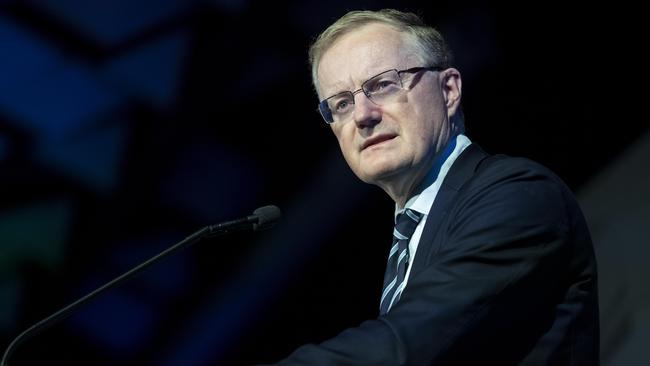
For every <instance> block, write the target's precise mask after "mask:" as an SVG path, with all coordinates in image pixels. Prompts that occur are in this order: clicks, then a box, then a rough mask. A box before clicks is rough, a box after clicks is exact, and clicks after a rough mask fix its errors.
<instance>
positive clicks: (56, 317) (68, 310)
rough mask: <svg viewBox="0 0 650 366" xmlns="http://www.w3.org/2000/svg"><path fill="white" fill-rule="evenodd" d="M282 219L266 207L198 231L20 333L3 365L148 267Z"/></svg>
mask: <svg viewBox="0 0 650 366" xmlns="http://www.w3.org/2000/svg"><path fill="white" fill-rule="evenodd" d="M279 218H280V210H279V209H278V208H277V207H275V206H264V207H260V208H258V209H257V210H255V211H254V213H253V215H250V216H247V217H244V218H241V219H237V220H232V221H226V222H223V223H220V224H217V225H210V226H206V227H204V228H202V229H200V230H198V231H197V232H195V233H194V234H192V235H190V236H188V237H187V238H185V239H183V240H181V241H180V242H178V243H176V244H174V245H172V246H171V247H169V248H167V249H165V250H164V251H162V252H160V253H158V254H157V255H155V256H153V257H151V258H149V259H148V260H146V261H144V262H142V263H140V264H139V265H137V266H135V267H133V268H132V269H130V270H129V271H127V272H125V273H123V274H122V275H120V276H118V277H116V278H114V279H112V280H111V281H109V282H107V283H106V284H104V285H102V286H101V287H99V288H97V289H95V290H94V291H92V292H90V293H88V294H87V295H85V296H83V297H81V298H80V299H78V300H76V301H75V302H73V303H71V304H70V305H68V306H66V307H64V308H63V309H61V310H59V311H57V312H55V313H54V314H52V315H50V316H48V317H47V318H45V319H43V320H41V321H39V322H38V323H36V324H34V325H32V326H31V327H29V328H27V329H26V330H25V331H23V332H22V333H20V334H19V335H18V336H17V337H16V338H14V340H13V341H12V342H11V343H10V344H9V346H8V347H7V349H6V350H5V353H4V355H3V356H2V361H1V362H0V366H8V364H7V360H9V357H10V356H11V353H12V352H13V350H14V349H15V348H16V347H18V345H20V344H21V343H23V342H24V341H26V340H27V339H29V338H30V337H33V336H34V335H36V334H38V333H39V332H41V331H43V330H45V329H47V328H49V327H50V326H52V325H53V324H54V323H56V322H58V321H61V320H63V319H65V318H67V317H68V316H70V315H71V314H72V312H73V311H74V310H76V309H77V308H79V307H81V306H83V305H84V304H86V303H87V302H89V301H90V300H92V299H94V298H95V297H97V296H98V295H100V294H101V293H102V292H104V291H107V290H109V289H111V288H113V287H115V286H117V285H120V284H121V283H123V282H125V281H126V280H128V279H130V278H131V277H133V276H135V275H136V274H138V273H140V272H141V271H143V270H144V269H146V268H147V267H149V266H151V265H152V264H154V263H156V262H158V261H160V260H161V259H163V258H165V257H166V256H168V255H170V254H172V253H174V252H176V251H178V250H180V249H182V248H184V247H186V246H189V245H191V244H194V243H196V242H198V241H200V240H201V239H203V238H205V237H208V236H217V235H224V234H227V233H230V232H232V231H237V230H245V229H247V228H253V229H254V230H264V229H267V228H269V227H271V226H272V225H274V224H275V223H276V222H277V221H278V220H279Z"/></svg>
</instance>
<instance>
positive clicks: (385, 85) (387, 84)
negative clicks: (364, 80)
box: [369, 80, 397, 93]
mask: <svg viewBox="0 0 650 366" xmlns="http://www.w3.org/2000/svg"><path fill="white" fill-rule="evenodd" d="M396 85H397V84H395V82H394V81H393V80H380V81H378V82H376V83H374V84H373V85H372V88H371V89H370V90H369V91H370V92H371V93H377V92H381V91H384V90H386V89H390V88H392V87H394V86H396Z"/></svg>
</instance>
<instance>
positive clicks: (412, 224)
mask: <svg viewBox="0 0 650 366" xmlns="http://www.w3.org/2000/svg"><path fill="white" fill-rule="evenodd" d="M421 219H422V214H421V213H419V212H417V211H413V210H411V209H408V208H407V209H406V210H404V211H403V212H401V213H400V214H398V215H397V220H396V221H395V229H394V230H393V236H394V237H395V240H408V239H410V238H411V236H412V235H413V232H414V231H415V228H416V227H417V226H418V223H419V222H420V220H421Z"/></svg>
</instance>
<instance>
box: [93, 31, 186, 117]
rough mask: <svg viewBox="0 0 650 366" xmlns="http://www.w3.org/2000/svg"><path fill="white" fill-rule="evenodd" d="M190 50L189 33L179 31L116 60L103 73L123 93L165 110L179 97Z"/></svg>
mask: <svg viewBox="0 0 650 366" xmlns="http://www.w3.org/2000/svg"><path fill="white" fill-rule="evenodd" d="M188 51H189V35H188V33H187V32H186V31H177V32H175V33H173V34H171V35H167V36H165V37H163V38H161V39H158V40H156V41H153V42H149V43H146V44H144V45H142V46H141V47H139V48H137V49H135V50H134V51H132V52H129V53H127V54H125V55H122V56H120V57H118V58H116V59H113V60H112V61H111V62H109V63H108V65H107V67H106V69H105V70H104V74H105V76H106V79H107V82H110V83H114V85H115V86H116V87H117V88H121V89H123V92H124V94H128V95H131V96H134V97H136V98H139V99H143V100H145V101H147V102H149V103H151V104H153V105H154V106H156V107H165V106H168V105H169V104H171V103H173V101H174V99H175V98H176V97H177V95H178V91H179V90H178V89H179V87H180V85H181V82H182V72H183V70H184V66H185V60H186V59H187V57H188Z"/></svg>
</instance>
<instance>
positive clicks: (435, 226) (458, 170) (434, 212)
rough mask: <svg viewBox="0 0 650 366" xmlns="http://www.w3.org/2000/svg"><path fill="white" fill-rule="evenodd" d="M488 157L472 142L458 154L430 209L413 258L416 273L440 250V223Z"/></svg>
mask: <svg viewBox="0 0 650 366" xmlns="http://www.w3.org/2000/svg"><path fill="white" fill-rule="evenodd" d="M487 157H489V155H488V154H486V153H485V152H484V151H483V150H482V149H481V148H480V147H479V146H478V145H476V144H471V145H469V146H468V147H467V148H466V149H465V150H464V151H463V152H462V153H461V154H460V156H458V158H457V159H456V161H455V162H454V164H453V165H452V166H451V168H450V169H449V172H448V173H447V176H446V177H445V179H444V180H443V182H442V185H441V186H440V190H439V191H438V194H437V195H436V198H435V200H434V201H433V204H432V205H431V209H430V210H429V215H428V217H427V222H426V224H425V226H424V231H423V232H422V237H421V238H420V242H419V243H418V250H417V253H416V254H415V258H414V259H413V269H412V271H413V272H414V273H416V272H419V271H420V269H421V268H424V266H425V265H426V262H427V260H428V259H429V258H431V255H432V253H433V251H434V250H435V251H437V250H438V248H434V239H435V237H436V234H437V233H438V230H439V229H440V223H441V222H442V221H444V219H445V218H446V216H447V214H448V212H449V208H450V205H451V203H452V202H453V200H454V199H455V198H456V195H457V193H458V191H459V190H460V189H461V187H462V186H463V185H464V184H465V182H467V181H468V180H469V179H470V178H471V177H472V176H473V175H474V172H475V171H476V169H477V167H478V165H479V164H480V162H481V161H482V160H483V159H485V158H487ZM411 276H413V274H411Z"/></svg>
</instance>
